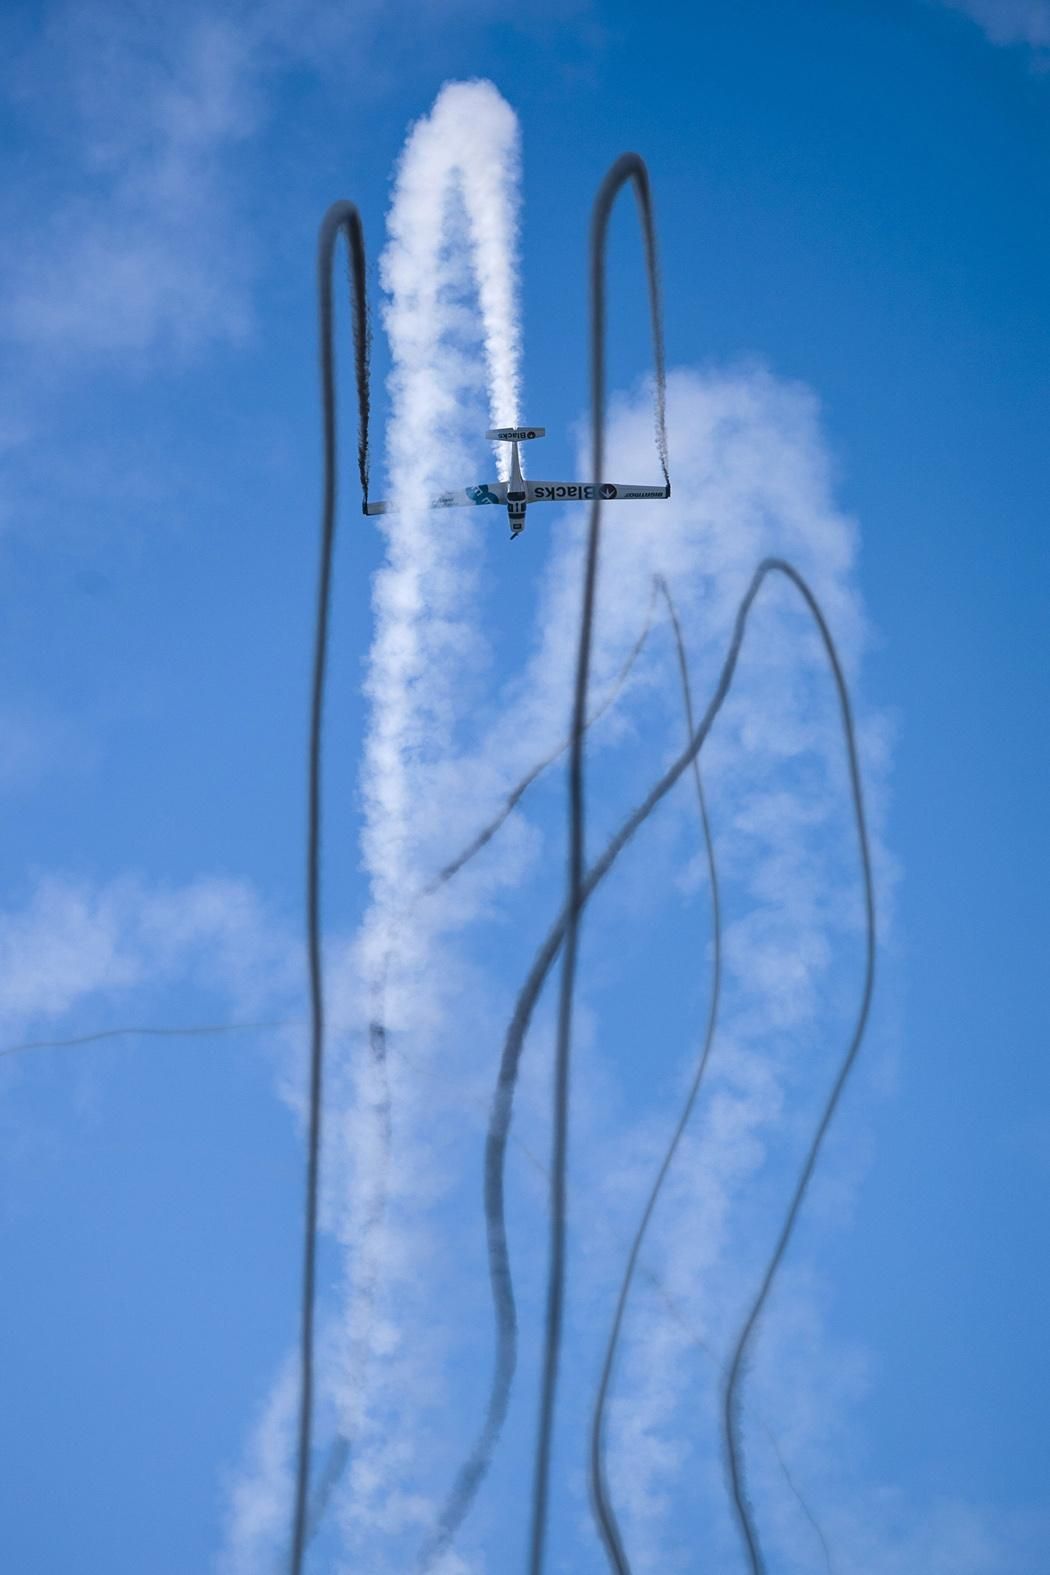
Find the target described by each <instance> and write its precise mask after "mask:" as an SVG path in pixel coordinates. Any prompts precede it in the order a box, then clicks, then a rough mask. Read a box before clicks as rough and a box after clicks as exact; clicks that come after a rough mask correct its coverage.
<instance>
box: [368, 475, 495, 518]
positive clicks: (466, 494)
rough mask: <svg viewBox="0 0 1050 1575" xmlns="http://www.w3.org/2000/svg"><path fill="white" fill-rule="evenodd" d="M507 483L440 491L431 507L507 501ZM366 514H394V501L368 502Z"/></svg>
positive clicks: (448, 507) (483, 482)
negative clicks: (454, 490)
mask: <svg viewBox="0 0 1050 1575" xmlns="http://www.w3.org/2000/svg"><path fill="white" fill-rule="evenodd" d="M506 501H507V483H506V482H505V481H482V482H479V483H478V485H477V486H476V487H461V488H459V490H458V491H456V492H439V493H438V495H437V497H436V498H431V500H430V503H429V507H430V508H432V509H458V508H461V507H462V506H463V505H464V504H471V503H506ZM364 507H365V513H366V514H393V513H394V512H395V510H394V505H393V504H392V503H366V504H365V506H364Z"/></svg>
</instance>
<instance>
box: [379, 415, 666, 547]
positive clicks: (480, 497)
mask: <svg viewBox="0 0 1050 1575" xmlns="http://www.w3.org/2000/svg"><path fill="white" fill-rule="evenodd" d="M485 436H486V437H487V438H488V439H489V441H490V442H492V443H509V444H510V445H511V449H512V453H511V462H510V480H509V481H483V482H480V483H479V484H478V485H477V486H476V487H463V488H461V489H460V490H459V491H458V492H442V493H441V494H440V495H439V496H438V497H436V498H431V500H430V505H429V506H430V508H432V509H456V508H460V507H461V506H463V505H465V504H470V503H502V504H504V505H505V507H506V510H507V518H508V519H509V520H510V539H511V541H513V540H514V539H515V537H517V536H520V535H521V533H522V531H523V530H524V529H525V510H526V508H527V507H528V505H529V504H530V503H562V502H568V501H571V500H572V499H574V498H575V499H586V498H593V497H594V495H595V493H596V492H597V494H598V496H599V497H600V498H602V500H603V501H604V502H606V503H619V502H626V501H629V500H632V499H634V498H669V497H670V496H671V484H670V482H668V483H667V485H666V486H664V487H632V486H627V485H626V484H624V483H622V482H612V481H602V482H594V481H527V480H526V479H525V477H524V476H523V475H522V473H521V459H520V457H519V455H518V444H519V443H525V442H527V441H528V440H529V439H530V438H540V437H545V436H546V429H545V428H544V427H497V428H496V430H495V431H494V432H486V433H485ZM364 510H365V513H366V514H389V513H392V512H393V505H392V504H390V503H366V504H365V505H364Z"/></svg>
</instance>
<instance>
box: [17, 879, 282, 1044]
mask: <svg viewBox="0 0 1050 1575" xmlns="http://www.w3.org/2000/svg"><path fill="white" fill-rule="evenodd" d="M299 950H300V948H299V946H298V944H297V942H296V941H295V940H293V938H292V937H291V936H290V935H289V934H288V933H287V932H286V931H285V930H284V929H283V927H282V926H281V925H280V924H279V923H277V922H275V921H274V919H273V917H272V916H271V915H270V914H268V913H267V912H266V910H265V908H264V906H263V904H262V902H261V901H260V899H259V897H258V895H257V894H256V892H255V891H254V889H253V888H252V887H251V886H250V885H249V884H248V883H246V882H244V881H240V880H232V879H229V878H226V877H201V878H199V879H197V880H195V881H191V882H189V883H188V884H187V885H184V886H171V887H164V886H158V885H149V884H147V883H146V882H144V881H141V880H135V879H131V878H125V879H119V880H114V881H110V882H107V883H105V884H102V885H94V884H92V883H89V882H87V881H83V880H73V879H69V878H67V877H63V876H57V875H50V876H45V877H43V878H41V879H40V880H39V881H38V882H37V883H36V885H35V887H34V889H33V891H32V894H31V896H30V897H29V900H28V901H27V902H26V904H25V905H24V906H23V907H21V908H19V909H13V910H7V911H5V912H0V1028H2V1032H3V1038H4V1040H5V1041H7V1042H11V1041H12V1040H17V1039H19V1038H21V1037H23V1036H24V1034H25V1033H26V1031H27V1030H28V1028H29V1027H30V1026H32V1028H33V1029H34V1031H37V1030H39V1031H43V1030H44V1029H45V1028H47V1027H48V1026H50V1025H53V1024H55V1023H56V1022H58V1021H59V1020H61V1019H62V1018H63V1017H65V1016H66V1015H67V1014H68V1013H69V1012H71V1011H72V1010H73V1009H74V1008H79V1007H82V1006H84V1005H87V1004H90V1005H91V1007H92V1008H93V1009H94V1010H96V1011H98V1012H99V1013H100V1015H101V1013H103V1012H104V1013H105V1014H106V1018H105V1019H104V1020H103V1023H102V1026H106V1027H108V1026H109V1025H110V1023H112V1022H113V1021H114V1019H115V1018H116V1020H117V1021H119V1013H120V1011H121V1010H122V1009H126V1003H127V1002H128V1001H129V1000H130V999H132V998H133V993H134V992H135V991H138V990H141V989H144V988H149V989H153V990H155V989H160V988H163V987H165V986H167V985H170V984H171V983H173V982H175V981H178V980H184V979H189V978H193V979H194V980H195V981H196V982H197V983H198V984H200V985H201V986H202V987H204V988H206V989H212V990H215V991H217V992H219V993H220V994H221V995H223V996H224V997H225V998H226V999H227V1001H229V1002H230V1003H231V1004H232V1006H233V1009H234V1010H235V1011H240V1012H242V1013H243V1012H249V1011H255V1010H257V1009H259V1007H260V1006H262V1005H264V1004H271V1003H273V1002H274V1001H275V1000H281V999H287V998H288V996H289V995H291V994H292V993H293V992H296V991H297V990H298V987H299V981H300V979H301V974H302V960H301V957H300V955H299Z"/></svg>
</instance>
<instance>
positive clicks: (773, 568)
mask: <svg viewBox="0 0 1050 1575" xmlns="http://www.w3.org/2000/svg"><path fill="white" fill-rule="evenodd" d="M770 574H782V575H784V576H785V577H786V578H787V579H788V580H790V581H791V583H792V584H793V585H795V586H796V588H797V589H798V590H799V592H800V593H801V595H802V596H803V598H804V599H805V601H806V604H807V606H808V607H809V609H810V611H811V613H812V615H813V617H814V619H815V621H816V623H817V625H818V628H819V630H820V634H821V638H822V639H823V641H824V645H825V649H827V650H828V651H829V652H833V651H834V644H833V642H832V638H831V633H830V631H829V629H828V626H827V624H826V622H825V620H824V616H823V614H822V612H821V611H820V608H819V605H818V604H817V601H816V599H815V597H814V596H813V594H812V592H811V591H810V590H809V587H808V586H807V585H806V582H805V581H804V580H803V578H802V576H801V575H800V574H799V572H798V570H797V569H795V568H793V567H792V565H791V564H789V563H786V562H785V561H784V560H783V559H781V558H765V559H763V561H762V562H761V563H760V564H759V566H758V568H757V569H756V570H755V573H754V575H753V576H752V579H751V583H750V584H749V586H748V588H747V591H746V592H745V594H744V596H743V598H742V600H741V602H740V605H739V607H738V608H737V614H736V619H735V621H734V625H733V632H732V637H731V639H730V643H729V649H728V651H727V653H726V657H725V660H724V662H723V665H722V670H721V673H720V675H719V679H718V683H717V685H716V687H715V691H714V694H713V696H712V698H711V700H710V702H709V703H708V706H707V708H706V710H705V712H704V715H703V717H702V718H701V720H700V723H699V726H698V727H697V729H696V732H695V733H694V734H693V737H692V739H691V740H690V742H689V744H688V746H687V747H686V749H685V750H683V752H682V753H681V754H680V755H679V756H678V758H677V759H676V760H674V761H673V762H672V763H671V765H670V766H669V767H668V768H667V770H666V771H665V772H664V774H663V775H662V776H661V777H660V778H659V780H658V781H657V782H656V783H655V785H654V786H653V787H652V788H651V789H650V791H649V793H648V794H647V795H646V797H645V798H644V799H643V800H642V802H641V803H640V804H639V805H638V806H637V807H636V808H635V809H634V810H633V811H632V812H631V814H630V815H628V817H627V819H626V820H625V821H624V822H623V824H622V825H621V827H620V829H619V831H617V832H616V834H615V835H614V836H613V837H612V838H611V839H610V841H609V842H608V843H607V845H606V847H605V850H604V852H603V853H602V854H601V856H600V857H599V858H598V859H596V860H595V862H594V863H593V864H592V865H591V867H590V869H589V870H588V872H587V874H586V876H585V878H584V881H583V887H582V900H583V902H584V903H586V902H587V901H588V900H589V899H590V897H591V895H592V894H593V892H594V891H595V890H596V889H597V887H598V886H599V885H600V884H601V882H602V881H603V880H604V879H605V877H606V875H607V874H608V873H609V871H610V870H611V869H612V867H613V865H614V864H615V863H616V860H617V859H618V858H619V856H620V854H621V853H622V852H623V850H624V849H625V848H626V847H627V846H628V844H629V843H630V842H631V840H632V838H633V837H634V835H635V833H636V832H637V831H638V830H639V828H640V827H641V826H642V825H644V824H645V822H646V820H647V819H648V818H649V816H650V815H651V814H652V813H653V811H654V810H655V809H656V808H657V806H658V805H659V804H660V803H661V802H662V800H663V799H664V798H665V797H666V795H667V794H668V793H669V792H670V791H671V789H672V788H673V787H674V785H675V783H676V782H677V781H678V779H679V778H680V777H681V775H682V773H683V772H684V771H685V770H686V768H687V767H688V766H689V764H690V762H691V761H692V760H693V759H694V758H695V757H696V756H697V755H698V754H699V751H700V749H701V748H702V746H703V744H704V741H705V739H706V738H707V736H708V734H709V733H710V731H711V728H712V726H713V725H714V722H715V719H716V718H717V716H718V713H719V712H720V711H721V709H722V706H723V705H724V704H725V700H726V697H727V695H728V693H729V690H730V687H731V685H732V681H733V675H734V673H735V671H736V666H737V662H738V660H739V657H740V648H741V645H742V643H743V638H744V633H745V631H746V628H747V622H748V618H749V616H750V613H751V608H752V605H753V603H754V600H755V597H756V596H757V595H758V592H759V590H760V589H761V587H762V585H763V583H764V581H765V580H766V578H767V577H768V576H769V575H770ZM832 668H833V672H834V674H835V677H836V683H837V684H839V685H840V688H839V699H840V705H841V706H842V708H843V716H844V718H845V720H846V723H847V734H846V736H847V743H848V745H849V747H850V755H851V761H853V762H854V764H855V746H854V742H853V732H852V719H851V717H850V712H849V707H848V696H846V693H845V683H844V680H843V679H842V674H841V669H840V668H839V666H838V663H837V659H836V661H835V662H834V663H833V664H832ZM857 781H858V784H859V776H858V777H857ZM855 803H856V804H857V805H858V808H859V810H860V813H859V817H858V834H859V836H860V838H861V842H862V846H863V847H864V848H866V846H867V842H866V838H867V832H866V829H865V826H864V820H863V810H862V801H861V800H859V799H855ZM567 920H568V907H567V906H566V907H565V908H563V910H562V912H561V914H559V916H558V918H557V919H556V920H555V922H554V924H553V925H552V927H551V929H550V931H549V933H548V935H547V937H546V939H545V940H544V942H543V944H542V945H541V947H540V948H539V951H538V952H537V954H536V957H535V959H534V961H533V964H532V967H531V969H530V970H529V974H528V976H527V978H526V980H525V982H524V984H523V985H522V988H521V990H520V991H519V994H518V998H517V1001H516V1003H515V1007H514V1012H513V1015H512V1017H511V1020H510V1022H509V1024H508V1026H507V1033H506V1037H505V1039H504V1045H503V1053H502V1057H501V1060H500V1068H499V1073H498V1076H497V1080H496V1088H495V1091H494V1094H493V1100H492V1110H491V1114H490V1117H489V1130H488V1135H487V1138H486V1143H485V1189H484V1199H485V1229H486V1236H487V1247H488V1260H489V1280H490V1284H491V1287H492V1300H493V1312H494V1317H495V1323H496V1350H495V1355H494V1360H493V1373H492V1380H491V1384H490V1389H489V1399H488V1404H487V1407H486V1415H485V1420H484V1423H483V1425H482V1428H481V1432H480V1434H479V1436H478V1440H477V1442H476V1444H475V1446H474V1449H473V1451H472V1453H471V1455H470V1457H469V1458H468V1461H467V1463H466V1464H465V1465H464V1467H463V1468H462V1470H461V1473H460V1479H459V1486H460V1488H461V1492H460V1495H459V1497H458V1499H457V1501H456V1502H455V1503H454V1504H453V1503H450V1505H449V1507H448V1509H447V1511H446V1514H445V1520H446V1522H447V1523H448V1524H449V1525H450V1526H451V1527H452V1528H453V1530H452V1531H451V1532H450V1533H449V1538H447V1539H446V1541H447V1540H450V1538H451V1535H453V1534H454V1530H455V1528H456V1527H458V1526H459V1524H460V1523H461V1522H462V1520H463V1518H464V1517H465V1515H466V1514H467V1512H468V1511H469V1509H470V1506H471V1503H472V1502H473V1498H474V1496H475V1494H476V1492H477V1489H478V1487H479V1485H480V1483H481V1480H482V1479H483V1477H484V1475H485V1473H486V1472H487V1470H488V1467H489V1464H490V1463H491V1455H492V1450H493V1448H494V1446H495V1443H496V1440H497V1439H498V1437H499V1433H500V1430H501V1428H502V1425H503V1420H504V1418H505V1416H506V1412H507V1405H508V1402H509V1398H510V1387H511V1383H512V1381H513V1377H514V1369H515V1366H516V1363H517V1310H516V1306H515V1300H514V1285H513V1278H512V1275H511V1269H510V1258H509V1254H508V1251H507V1230H506V1213H505V1197H504V1178H505V1170H506V1151H507V1140H508V1136H509V1133H510V1124H511V1119H512V1116H513V1106H514V1092H515V1089H516V1086H517V1079H518V1069H519V1065H520V1062H521V1054H522V1050H523V1047H524V1043H525V1036H526V1034H527V1032H528V1028H529V1024H530V1022H531V1019H532V1014H533V1012H534V1010H535V1008H536V1003H537V1001H538V1000H539V997H540V994H541V992H542V990H543V986H544V984H545V982H546V979H547V975H548V974H549V972H550V970H551V968H552V966H553V964H554V961H555V959H556V958H557V955H558V952H559V950H560V948H561V944H562V940H563V938H564V934H565V928H566V924H567ZM850 1064H851V1065H852V1062H851V1063H850ZM820 1136H821V1137H822V1136H823V1133H821V1134H820Z"/></svg>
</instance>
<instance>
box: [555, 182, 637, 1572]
mask: <svg viewBox="0 0 1050 1575" xmlns="http://www.w3.org/2000/svg"><path fill="white" fill-rule="evenodd" d="M628 182H631V183H632V184H633V186H634V192H635V197H636V199H637V202H638V212H639V217H640V220H641V225H642V233H643V236H644V239H645V261H646V272H647V274H648V278H649V301H650V312H651V317H652V334H653V357H654V361H655V366H656V386H657V404H656V412H657V447H658V448H659V450H660V463H661V465H662V467H663V472H664V480H665V482H666V480H667V438H666V430H665V428H666V408H665V407H666V395H665V391H664V385H665V381H666V376H665V367H664V351H663V329H662V324H661V319H660V292H659V279H658V274H657V267H656V236H655V231H654V226H653V213H652V197H651V194H650V190H649V173H648V171H647V169H646V167H645V162H644V160H643V159H642V158H641V157H640V156H639V155H638V154H637V153H623V154H621V155H620V157H619V158H618V159H617V160H616V162H615V164H613V165H612V167H611V169H610V170H609V171H608V173H607V174H606V176H605V179H604V180H603V181H602V184H601V186H600V187H599V189H598V195H597V197H596V198H595V203H594V214H593V217H592V220H591V272H590V284H591V452H592V460H591V466H592V473H593V475H594V476H595V478H596V479H598V480H600V478H601V476H602V475H603V474H604V459H605V244H606V236H607V233H608V227H609V216H610V214H611V212H612V207H613V203H614V202H615V201H616V198H617V196H618V194H619V192H620V190H621V188H622V187H623V186H626V185H627V184H628ZM600 536H601V488H600V487H596V488H595V493H594V502H593V504H592V505H591V522H590V530H589V532H588V537H587V555H586V560H585V564H584V577H583V605H582V610H581V613H580V639H579V649H578V653H577V658H576V686H575V694H574V699H573V712H572V749H571V753H570V757H569V861H568V866H569V867H568V881H567V889H568V897H567V922H566V929H565V949H564V952H563V954H562V973H561V991H560V996H559V1002H558V1031H557V1042H556V1049H555V1062H554V1116H553V1126H554V1130H553V1138H552V1144H551V1155H552V1158H551V1201H550V1246H549V1266H548V1271H547V1316H546V1327H545V1331H544V1341H543V1371H542V1377H541V1380H540V1420H539V1429H538V1434H537V1440H536V1452H535V1465H534V1472H533V1487H532V1529H531V1534H530V1552H529V1569H530V1571H531V1575H541V1572H542V1569H543V1555H544V1543H545V1541H546V1533H547V1498H548V1490H549V1481H550V1455H551V1438H552V1434H553V1431H554V1408H555V1401H556V1396H557V1387H558V1364H559V1360H560V1355H561V1331H562V1317H563V1309H564V1302H565V1209H566V1184H565V1178H566V1170H567V1165H568V1130H569V1064H570V1060H571V1053H572V1008H573V998H574V994H575V988H576V959H577V950H578V945H579V928H580V915H581V912H582V909H583V900H584V899H583V871H584V819H585V798H584V770H583V761H584V725H583V724H584V718H585V716H586V714H587V684H588V680H589V677H590V666H591V643H592V638H593V628H594V602H595V593H596V589H597V582H598V546H599V540H600Z"/></svg>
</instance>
